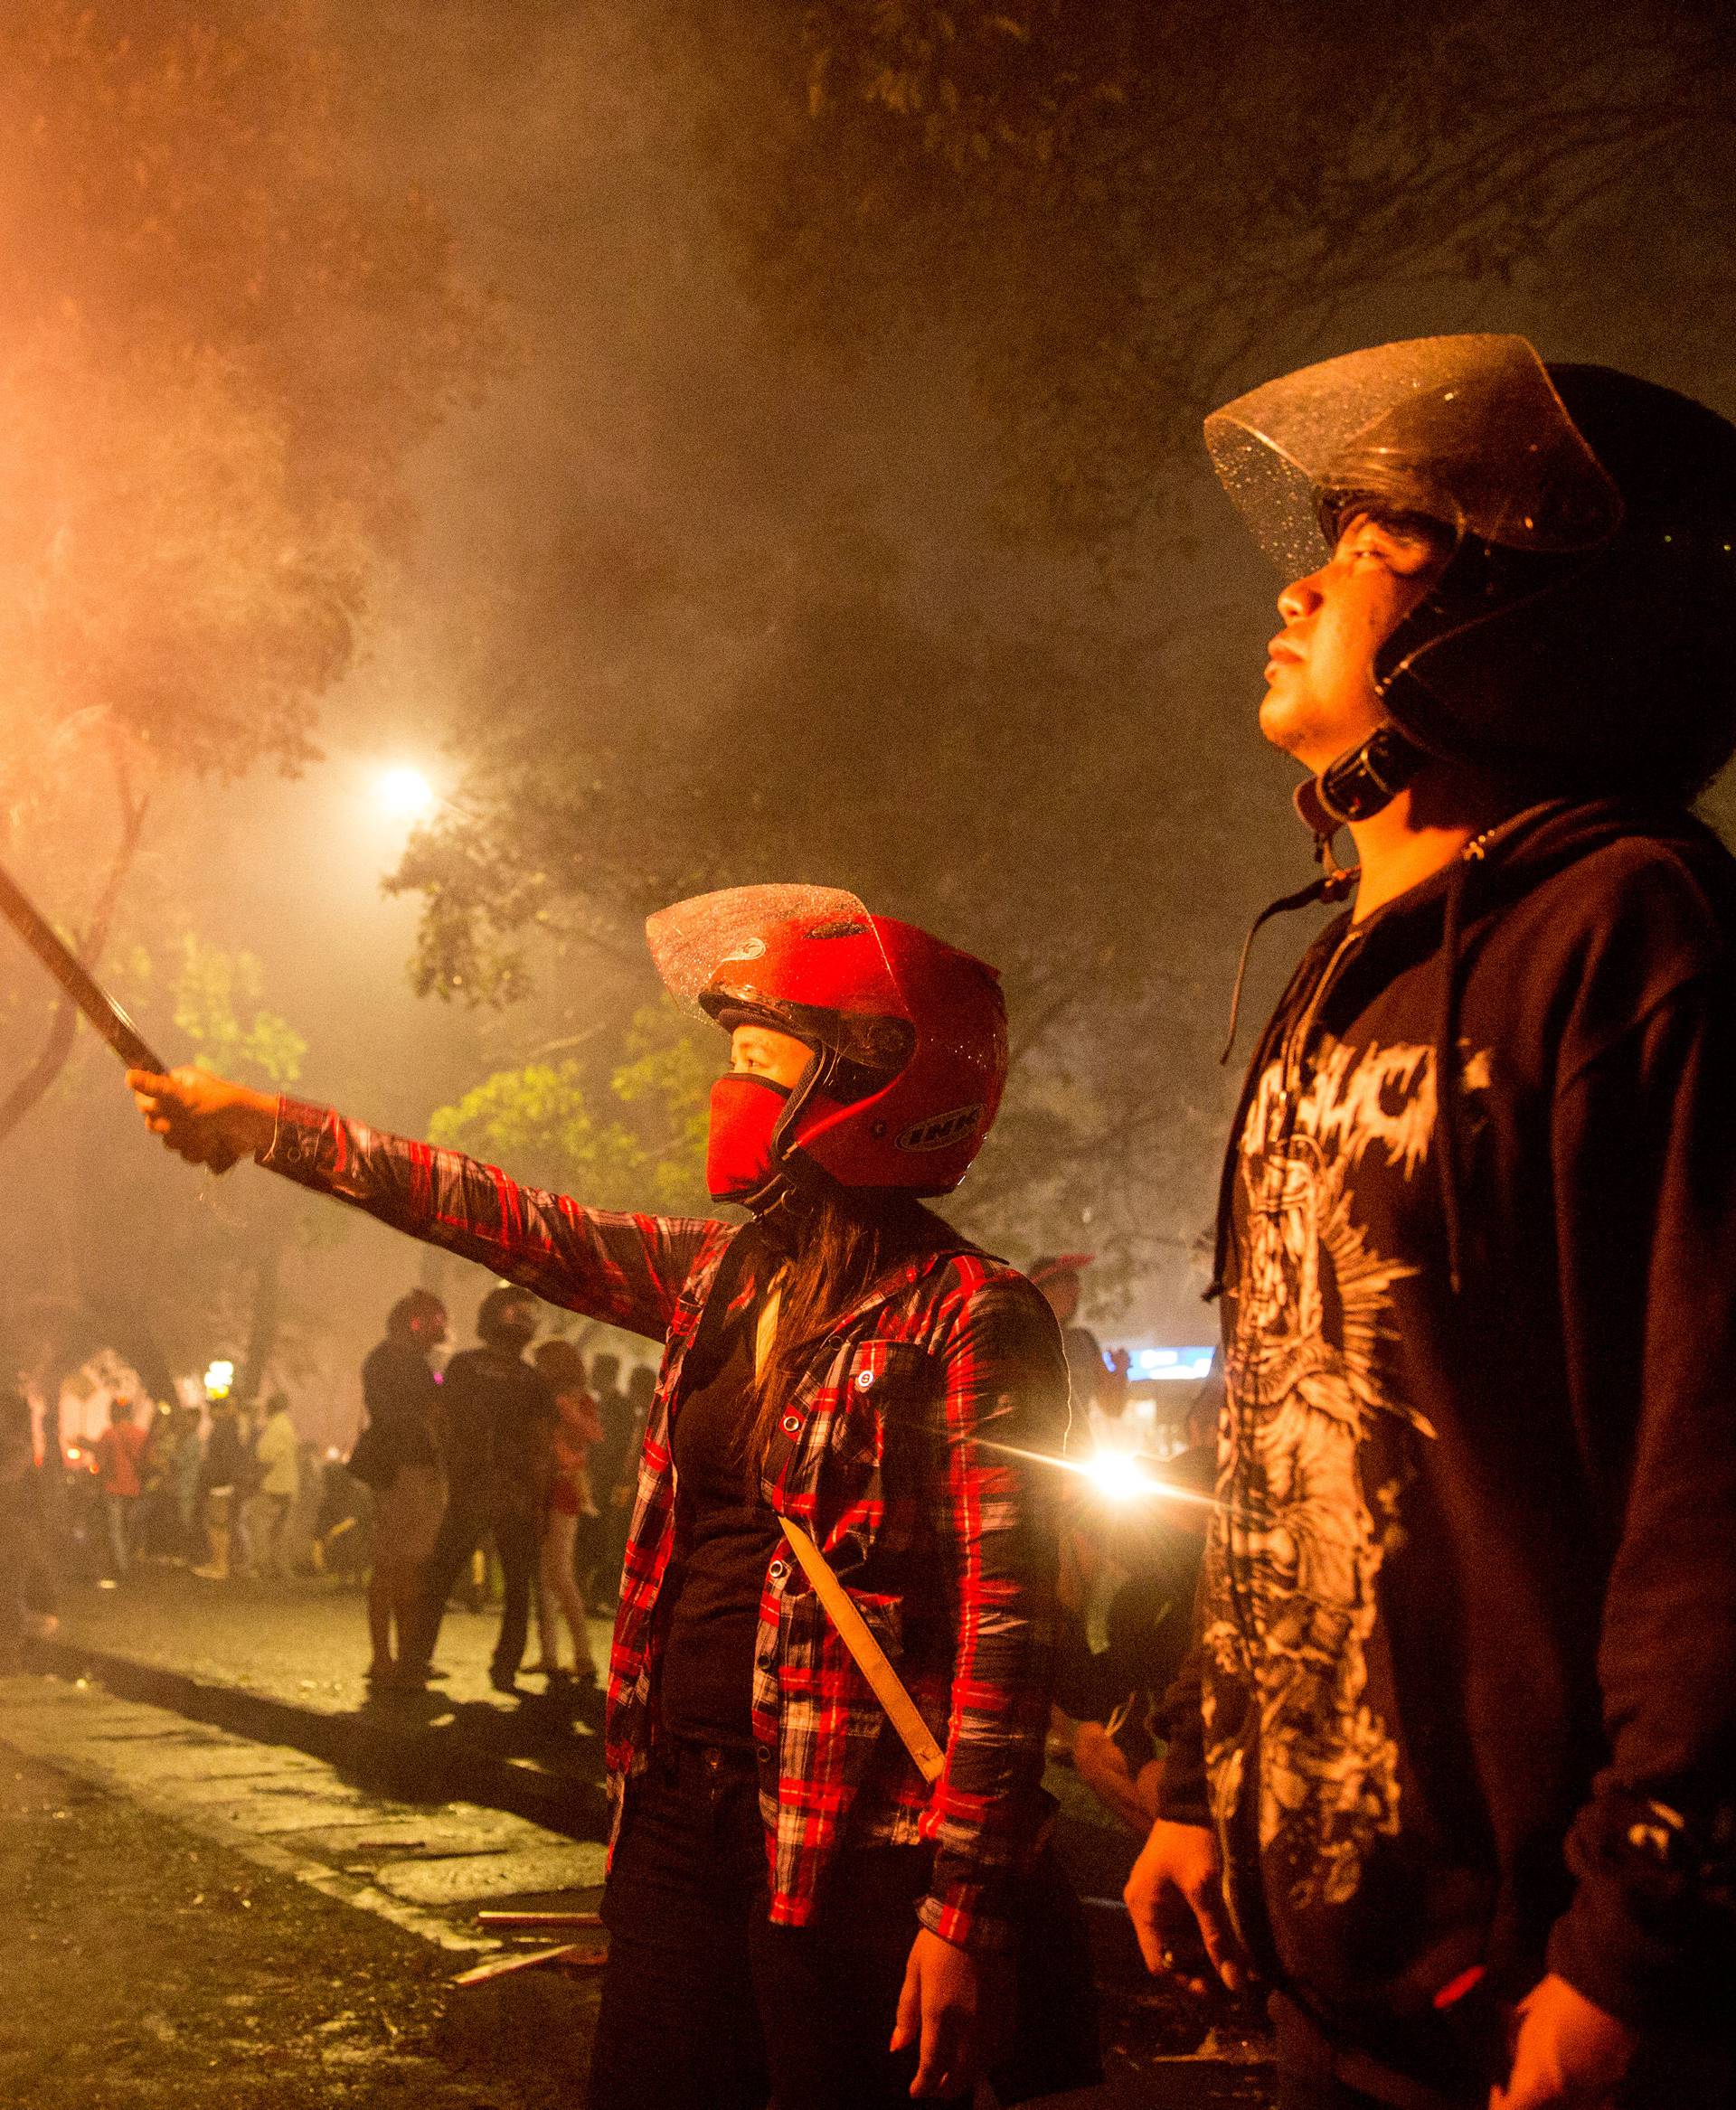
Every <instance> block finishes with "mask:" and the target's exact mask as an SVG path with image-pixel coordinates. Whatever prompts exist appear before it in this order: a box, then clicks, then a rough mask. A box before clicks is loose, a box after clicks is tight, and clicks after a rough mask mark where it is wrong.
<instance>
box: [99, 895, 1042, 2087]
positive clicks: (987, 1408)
mask: <svg viewBox="0 0 1736 2110" xmlns="http://www.w3.org/2000/svg"><path fill="white" fill-rule="evenodd" d="M647 935H648V937H649V939H650V944H651V948H652V952H653V956H654V957H655V958H656V964H657V966H658V969H659V971H660V973H661V974H662V975H663V977H664V980H665V984H667V985H668V987H669V988H670V989H671V990H672V991H673V992H674V993H675V994H676V995H677V996H678V997H680V998H682V999H684V1000H685V1001H690V1002H694V1003H698V1004H699V1005H700V1007H701V1008H702V1009H703V1011H704V1012H705V1013H707V1014H708V1015H709V1016H710V1017H711V1018H712V1019H713V1020H714V1021H715V1022H717V1023H718V1024H719V1025H720V1026H722V1028H723V1029H724V1030H725V1031H727V1032H728V1033H729V1035H730V1043H731V1067H730V1069H729V1071H728V1073H727V1074H726V1075H724V1076H723V1077H722V1078H720V1079H719V1080H718V1082H717V1084H716V1085H715V1087H714V1088H713V1090H712V1105H711V1126H710V1136H709V1145H708V1157H707V1181H708V1185H709V1187H710V1189H711V1192H712V1195H713V1196H714V1197H715V1198H716V1199H717V1200H719V1201H731V1202H737V1203H740V1204H741V1205H742V1206H744V1207H745V1208H747V1209H748V1210H750V1212H751V1220H750V1223H749V1224H748V1225H747V1226H745V1227H744V1228H740V1229H738V1228H736V1227H734V1226H731V1225H728V1224H724V1223H720V1222H715V1221H711V1220H674V1219H669V1218H659V1217H646V1216H628V1215H620V1214H613V1213H609V1212H605V1211H601V1210H590V1209H586V1208H584V1207H582V1206H581V1205H580V1204H579V1203H577V1202H575V1201H571V1200H569V1199H568V1198H567V1197H565V1196H563V1195H554V1194H548V1193H542V1192H533V1191H531V1190H527V1189H524V1188H521V1187H518V1186H516V1185H514V1183H513V1182H511V1181H509V1180H508V1179H507V1178H506V1177H505V1174H504V1173H499V1172H497V1171H495V1170H494V1169H493V1168H491V1167H486V1166H483V1165H480V1164H477V1163H475V1162H473V1161H472V1160H469V1159H467V1158H464V1157H461V1156H459V1155H458V1154H455V1153H451V1152H444V1151H436V1150H433V1149H431V1148H429V1146H428V1145H427V1144H420V1143H411V1142H408V1141H405V1140H402V1139H401V1138H397V1137H392V1136H386V1135H378V1134H376V1133H374V1132H373V1130H370V1129H367V1128H364V1127H363V1126H361V1125H360V1124H358V1123H355V1122H351V1121H346V1120H344V1119H343V1118H341V1117H340V1116H337V1115H336V1114H334V1113H331V1112H329V1111H325V1110H324V1109H321V1108H318V1107H307V1106H303V1105H300V1104H298V1103H297V1102H296V1101H294V1100H290V1099H287V1098H269V1097H264V1096H262V1095H260V1094H259V1093H255V1092H251V1091H249V1090H247V1089H245V1088H242V1087H240V1086H235V1085H229V1084H224V1083H222V1082H220V1081H219V1080H216V1079H211V1078H209V1077H206V1076H204V1075H203V1073H201V1072H199V1071H195V1070H177V1071H176V1072H175V1074H174V1076H173V1077H172V1078H168V1079H163V1078H155V1077H151V1076H148V1075H146V1074H143V1073H135V1074H134V1078H133V1083H134V1088H135V1091H136V1093H137V1097H138V1101H139V1105H140V1107H141V1109H142V1111H143V1112H144V1113H145V1115H146V1119H147V1120H148V1121H149V1123H150V1125H151V1126H152V1127H153V1128H155V1129H156V1131H157V1132H158V1133H159V1134H161V1135H164V1136H165V1139H166V1141H167V1142H168V1144H170V1146H171V1147H172V1148H175V1149H177V1150H179V1151H180V1152H181V1153H182V1154H183V1155H184V1156H187V1157H190V1158H193V1159H195V1160H199V1161H204V1162H208V1161H210V1160H211V1159H212V1158H217V1157H221V1155H222V1153H224V1152H225V1151H229V1152H235V1151H238V1150H248V1151H251V1152H253V1153H254V1154H256V1155H257V1157H258V1159H259V1163H262V1164H264V1165H266V1166H268V1167H269V1169H271V1170H273V1171H276V1172H279V1173H283V1174H284V1175H285V1176H286V1177H288V1178H290V1179H293V1180H297V1181H298V1182H301V1183H302V1184H304V1185H307V1186H311V1187H315V1188H317V1189H319V1190H321V1191H322V1192H327V1193H331V1194H335V1195H337V1196H338V1197H340V1198H341V1199H343V1200H344V1201H350V1202H352V1203H354V1205H356V1206H357V1207H360V1208H363V1209H365V1210H368V1211H369V1212H370V1213H371V1214H373V1215H375V1216H378V1217H380V1218H382V1220H385V1221H386V1222H389V1223H392V1224H394V1225H396V1226H397V1227H399V1228H400V1229H405V1230H408V1231H410V1232H412V1233H413V1234H415V1235H416V1236H418V1237H420V1238H424V1239H429V1240H430V1241H431V1242H433V1243H435V1244H439V1245H441V1246H445V1247H448V1248H450V1249H452V1250H453V1251H456V1252H458V1253H461V1254H463V1255H465V1256H467V1258H473V1259H478V1260H482V1261H484V1262H485V1263H486V1265H487V1266H488V1267H492V1268H494V1269H495V1270H496V1271H497V1272H498V1273H500V1274H502V1275H504V1276H507V1277H509V1278H510V1279H511V1280H513V1281H515V1282H518V1283H522V1284H524V1286H526V1287H528V1288H530V1289H533V1290H534V1291H535V1292H536V1293H537V1294H538V1295H541V1296H543V1297H546V1298H547V1299H548V1300H549V1301H550V1302H552V1303H555V1304H561V1305H569V1306H571V1308H573V1309H575V1310H578V1311H581V1312H583V1313H585V1314H588V1315H589V1316H590V1317H593V1318H596V1319H599V1320H603V1321H605V1322H607V1323H610V1324H613V1325H619V1326H625V1327H627V1328H628V1329H630V1330H632V1331H634V1332H637V1333H645V1334H648V1335H650V1336H652V1337H654V1338H656V1339H659V1340H661V1341H662V1342H664V1343H665V1352H664V1361H663V1369H662V1374H661V1379H660V1382H659V1386H658V1390H657V1394H656V1399H655V1401H654V1403H653V1406H652V1409H651V1415H650V1420H649V1425H648V1427H647V1428H646V1439H645V1447H644V1452H643V1456H642V1461H641V1465H640V1473H639V1490H638V1498H637V1508H636V1511H635V1515H634V1521H633V1528H632V1534H631V1538H630V1540H629V1542H628V1547H627V1560H626V1566H625V1570H624V1574H623V1580H622V1594H621V1602H620V1607H619V1611H618V1616H617V1620H616V1628H615V1642H614V1649H613V1653H612V1660H611V1665H610V1677H609V1708H608V1719H607V1727H606V1747H607V1760H608V1766H609V1779H610V1784H611V1787H612V1790H613V1792H614V1795H615V1806H616V1825H615V1839H614V1843H613V1848H612V1857H611V1868H610V1876H609V1889H608V1894H607V1898H606V1901H605V1917H606V1919H607V1921H608V1923H609V1928H610V1933H611V1947H610V1962H609V1973H608V1975H607V1977H606V1980H605V1983H604V1990H603V2000H602V2010H601V2014H600V2017H599V2026H598V2035H597V2043H596V2049H595V2056H594V2061H593V2067H592V2076H591V2102H592V2105H593V2110H653V2106H654V2105H655V2106H658V2110H661V2106H662V2105H670V2104H677V2103H679V2104H687V2103H693V2104H697V2103H704V2104H706V2105H711V2106H712V2110H734V2106H736V2105H740V2106H741V2110H750V2106H758V2105H763V2104H764V2103H765V2102H766V2101H767V2099H768V2096H770V2098H771V2100H772V2101H773V2102H775V2103H776V2104H777V2105H778V2106H779V2110H797V2105H801V2106H804V2110H806V2106H807V2105H815V2106H816V2110H817V2106H821V2105H825V2106H828V2110H829V2106H832V2105H839V2106H843V2105H851V2106H853V2110H854V2106H855V2105H862V2106H863V2110H867V2106H868V2105H890V2104H892V2103H894V2102H900V2101H903V2100H906V2099H907V2098H908V2096H910V2094H915V2095H918V2096H960V2095H966V2094H968V2092H969V2091H970V2089H971V2087H972V2086H973V2085H974V2083H975V2082H976V2080H977V2078H978V2077H979V2076H981V2075H983V2074H984V2073H985V2072H986V2070H987V2069H988V2068H989V2067H990V2066H991V2065H993V2064H994V2050H995V2043H996V2041H997V2040H1001V2041H1005V2010H1006V2008H1007V2006H1008V2004H1009V1996H1010V1994H1011V1991H1012V1981H1013V1976H1014V1973H1013V1969H1012V1949H1013V1945H1014V1932H1015V1891H1016V1890H1017V1889H1018V1886H1019V1884H1020V1882H1021V1879H1022V1877H1023V1873H1024V1870H1025V1868H1026V1867H1027V1865H1028V1863H1029V1861H1030V1859H1031V1856H1032V1853H1033V1849H1034V1844H1035V1841H1036V1836H1037V1833H1038V1831H1039V1829H1040V1826H1041V1823H1042V1819H1043V1795H1042V1791H1041V1787H1040V1776H1041V1773H1042V1765H1043V1733H1044V1729H1045V1728H1046V1725H1047V1719H1048V1706H1049V1685H1050V1673H1051V1657H1052V1644H1053V1625H1054V1587H1055V1567H1056V1547H1057V1525H1056V1518H1055V1511H1054V1503H1053V1499H1052V1482H1053V1481H1054V1480H1056V1479H1058V1478H1059V1475H1056V1474H1049V1473H1045V1471H1044V1470H1043V1467H1042V1466H1041V1465H1037V1464H1033V1460H1032V1457H1031V1454H1033V1453H1034V1454H1037V1455H1039V1456H1041V1455H1054V1454H1056V1453H1058V1452H1059V1451H1060V1450H1061V1446H1062V1442H1063V1439H1064V1436H1065V1427H1066V1415H1067V1406H1066V1401H1067V1380H1066V1373H1065V1366H1064V1363H1063V1360H1062V1357H1061V1344H1060V1341H1059V1338H1058V1336H1057V1333H1056V1328H1055V1323H1054V1320H1053V1317H1052V1314H1051V1313H1050V1312H1049V1310H1048V1307H1047V1306H1046V1305H1044V1303H1043V1299H1042V1298H1041V1297H1040V1296H1039V1295H1037V1294H1036V1292H1035V1291H1034V1290H1033V1288H1032V1287H1031V1286H1030V1285H1029V1284H1028V1283H1027V1282H1026V1281H1025V1280H1024V1278H1023V1277H1022V1276H1018V1275H1017V1274H1015V1273H1014V1271H1013V1270H1012V1269H1011V1268H1009V1267H1005V1265H1004V1264H1002V1263H1001V1262H999V1261H997V1260H994V1259H991V1258H988V1257H987V1256H986V1255H985V1254H983V1253H981V1252H979V1251H978V1250H977V1248H974V1247H973V1246H971V1245H970V1244H969V1243H968V1242H967V1240H965V1239H961V1238H959V1237H958V1236H957V1234H955V1233H954V1232H953V1231H951V1230H950V1229H948V1227H947V1226H946V1225H945V1224H944V1223H943V1222H941V1220H939V1218H938V1217H936V1216H934V1215H933V1214H932V1213H931V1212H930V1211H929V1210H927V1209H926V1208H925V1207H924V1206H923V1204H922V1197H924V1196H933V1195H938V1194H943V1193H946V1192H950V1190H951V1189H952V1188H953V1187H955V1186H956V1185H957V1184H958V1182H959V1180H960V1179H962V1178H963V1176H964V1173H965V1172H966V1170H967V1167H968V1165H969V1164H970V1163H971V1160H972V1159H973V1158H974V1157H975V1156H976V1154H977V1150H978V1149H979V1148H980V1147H981V1144H982V1142H983V1139H984V1137H985V1136H986V1134H987V1132H988V1129H989V1126H990V1124H991V1123H992V1122H993V1120H994V1117H995V1109H996V1107H997V1106H998V1104H999V1100H1000V1096H1001V1088H1002V1085H1003V1083H1004V1080H1005V1069H1006V1037H1005V1013H1004V1009H1003V1005H1002V1000H1001V994H1000V989H999V985H998V981H997V978H996V976H995V972H994V970H993V969H992V968H990V967H987V966H984V964H983V963H982V962H981V961H979V960H976V959H973V958H971V957H970V956H968V955H967V954H964V953H960V952H957V951H955V950H954V949H953V948H952V947H948V946H946V945H943V944H941V943H940V942H939V940H937V939H935V938H932V937H929V936H927V935H926V934H925V933H924V932H922V931H920V930H916V929H914V928H911V927H910V926H909V925H905V924H900V923H894V922H891V921H889V920H887V919H885V918H879V917H873V916H871V915H870V914H869V913H868V912H867V910H866V909H864V908H863V905H862V903H861V902H860V901H858V900H855V898H854V896H852V895H848V894H842V893H838V892H836V891H835V890H828V889H819V888H811V887H750V888H741V889H735V890H730V891H728V892H725V893H722V894H713V895H708V896H705V897H703V898H702V899H700V900H695V901H690V902H685V903H683V904H681V905H680V906H678V907H676V908H675V909H666V910H665V911H663V912H662V913H661V914H660V915H658V916H655V917H653V918H651V921H650V923H649V925H648V926H647ZM787 1521H788V1522H791V1523H793V1524H794V1525H795V1526H797V1527H801V1528H803V1529H805V1530H806V1531H807V1532H808V1533H809V1534H811V1537H812V1539H813V1540H815V1541H817V1544H818V1546H819V1548H820V1549H821V1550H822V1551H823V1553H824V1555H825V1557H826V1561H827V1563H828V1564H829V1565H830V1567H831V1568H832V1570H833V1571H834V1573H835V1575H836V1577H837V1578H839V1579H840V1580H841V1581H842V1583H843V1584H844V1587H845V1588H846V1589H847V1591H848V1593H849V1597H850V1599H851V1601H852V1603H853V1604H854V1606H855V1608H856V1610H857V1612H858V1613H860V1615H861V1616H862V1618H863V1620H864V1621H865V1622H866V1624H867V1626H868V1628H869V1630H870V1631H871V1633H872V1634H873V1636H874V1638H875V1640H876V1641H877V1642H878V1643H879V1644H880V1646H881V1648H882V1650H883V1652H884V1653H885V1655H886V1656H887V1657H888V1658H889V1659H890V1661H891V1663H892V1665H893V1667H894V1668H895V1669H896V1671H897V1673H898V1676H899V1679H900V1680H901V1682H902V1684H903V1686H904V1687H905V1689H906V1691H908V1692H909V1693H910V1697H911V1699H912V1700H914V1702H915V1705H916V1708H917V1710H919V1712H920V1716H921V1717H922V1719H923V1721H924V1722H925V1723H926V1724H927V1726H928V1729H929V1731H930V1732H931V1733H932V1737H933V1738H934V1739H935V1741H937V1742H938V1743H939V1746H940V1747H941V1749H942V1752H943V1754H944V1765H943V1766H942V1767H941V1769H940V1771H939V1777H938V1779H936V1780H935V1782H934V1783H933V1785H932V1786H930V1785H929V1784H928V1782H927V1781H925V1779H924V1777H923V1775H922V1773H921V1772H920V1770H919V1768H918V1766H917V1764H916V1762H915V1761H914V1760H913V1759H912V1758H911V1757H910V1754H909V1752H908V1751H907V1749H906V1747H905V1745H904V1743H903V1742H901V1739H900V1737H899V1735H897V1734H895V1733H894V1732H893V1729H892V1726H891V1724H890V1722H889V1720H888V1718H887V1716H886V1714H885V1712H884V1710H883V1708H882V1704H881V1702H880V1701H879V1700H877V1699H876V1698H875V1695H874V1692H873V1688H872V1686H871V1685H870V1683H869V1681H868V1677H867V1674H866V1673H865V1672H864V1671H863V1669H862V1668H861V1666H860V1665H859V1663H858V1662H857V1660H856V1656H855V1655H854V1654H853V1653H852V1651H851V1649H850V1648H849V1647H848V1646H846V1644H845V1643H844V1640H843V1639H842V1637H841V1635H840V1633H839V1630H838V1628H837V1626H836V1625H835V1624H834V1623H833V1620H832V1619H831V1617H830V1616H829V1615H828V1614H827V1612H826V1609H825V1607H824V1606H823V1604H822V1602H821V1600H820V1598H819V1597H818V1596H817V1595H816V1590H815V1588H814V1587H811V1585H810V1583H809V1581H808V1578H807V1573H806V1572H805V1571H804V1568H802V1566H801V1565H800V1561H799V1560H798V1559H797V1556H796V1553H795V1551H794V1550H793V1546H792V1542H791V1540H790V1538H789V1537H788V1536H787V1534H786V1529H785V1526H786V1523H787ZM919 1740H920V1739H919ZM1074 2077H1078V2076H1077V2073H1076V2071H1075V2072H1073V2073H1069V2072H1061V2073H1058V2074H1056V2073H1052V2074H1049V2075H1044V2074H1041V2073H1038V2072H1036V2071H1034V2070H1033V2069H1032V2068H1029V2067H1028V2066H1027V2067H1026V2068H1025V2070H1024V2073H1023V2074H1009V2073H1008V2072H1006V2071H1005V2069H1003V2070H1001V2071H998V2072H997V2073H996V2080H997V2083H998V2084H999V2085H1000V2086H1001V2087H1002V2090H1003V2093H1004V2094H1005V2095H1008V2096H1013V2097H1014V2098H1016V2096H1018V2095H1020V2094H1024V2093H1030V2094H1034V2093H1038V2092H1040V2091H1041V2090H1043V2089H1044V2088H1047V2087H1051V2086H1057V2085H1061V2084H1062V2083H1064V2082H1065V2081H1067V2080H1068V2079H1070V2078H1074Z"/></svg>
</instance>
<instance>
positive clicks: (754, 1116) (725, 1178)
mask: <svg viewBox="0 0 1736 2110" xmlns="http://www.w3.org/2000/svg"><path fill="white" fill-rule="evenodd" d="M788 1098H789V1088H788V1085H781V1084H774V1083H773V1081H772V1080H771V1079H770V1078H769V1077H755V1076H752V1075H750V1073H749V1072H747V1071H745V1070H732V1071H731V1073H730V1074H729V1075H728V1076H727V1077H720V1078H719V1079H718V1080H717V1082H716V1083H715V1084H714V1085H713V1086H712V1126H711V1134H710V1135H709V1136H708V1137H707V1139H706V1144H705V1185H706V1187H707V1189H708V1190H709V1191H710V1193H711V1197H712V1201H751V1200H752V1199H753V1197H754V1196H755V1195H756V1194H757V1193H759V1192H760V1189H761V1188H762V1187H763V1186H765V1184H766V1182H768V1181H769V1179H770V1178H771V1176H772V1174H773V1173H775V1172H776V1171H777V1170H778V1164H777V1160H776V1159H775V1158H774V1156H773V1155H772V1145H771V1138H772V1133H773V1131H774V1130H775V1129H776V1128H777V1126H778V1121H779V1120H780V1119H781V1118H782V1116H783V1111H784V1107H785V1106H786V1104H787V1103H788Z"/></svg>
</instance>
